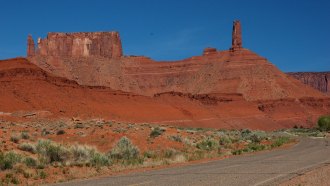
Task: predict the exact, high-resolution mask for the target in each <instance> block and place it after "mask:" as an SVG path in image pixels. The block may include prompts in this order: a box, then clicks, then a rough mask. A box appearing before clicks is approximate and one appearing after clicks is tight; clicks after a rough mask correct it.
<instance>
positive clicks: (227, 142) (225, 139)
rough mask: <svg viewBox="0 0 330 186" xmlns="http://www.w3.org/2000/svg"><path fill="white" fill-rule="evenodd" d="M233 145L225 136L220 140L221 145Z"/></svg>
mask: <svg viewBox="0 0 330 186" xmlns="http://www.w3.org/2000/svg"><path fill="white" fill-rule="evenodd" d="M231 143H232V141H231V139H230V138H229V137H228V136H223V137H221V138H220V140H219V144H220V145H228V144H231Z"/></svg>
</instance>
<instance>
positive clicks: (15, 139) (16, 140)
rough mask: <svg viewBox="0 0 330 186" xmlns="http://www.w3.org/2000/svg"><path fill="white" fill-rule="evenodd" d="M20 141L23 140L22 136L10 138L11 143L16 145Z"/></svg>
mask: <svg viewBox="0 0 330 186" xmlns="http://www.w3.org/2000/svg"><path fill="white" fill-rule="evenodd" d="M20 139H21V138H20V136H18V135H15V134H13V135H11V136H10V141H12V142H14V143H18V142H19V140H20Z"/></svg>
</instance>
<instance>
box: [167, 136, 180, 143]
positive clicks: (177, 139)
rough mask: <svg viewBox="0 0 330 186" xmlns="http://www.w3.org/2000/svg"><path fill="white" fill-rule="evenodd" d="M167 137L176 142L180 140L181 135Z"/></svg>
mask: <svg viewBox="0 0 330 186" xmlns="http://www.w3.org/2000/svg"><path fill="white" fill-rule="evenodd" d="M169 139H170V140H173V141H176V142H182V138H181V136H170V137H169Z"/></svg>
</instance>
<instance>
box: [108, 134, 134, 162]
mask: <svg viewBox="0 0 330 186" xmlns="http://www.w3.org/2000/svg"><path fill="white" fill-rule="evenodd" d="M139 153H140V151H139V149H138V148H137V147H136V146H135V145H133V144H132V142H131V141H130V140H129V139H128V138H127V137H125V136H124V137H122V138H121V139H120V140H119V141H118V142H117V144H116V146H115V147H114V148H113V149H112V150H111V151H110V153H109V155H110V157H111V158H113V159H117V160H126V161H131V160H136V159H138V156H139Z"/></svg>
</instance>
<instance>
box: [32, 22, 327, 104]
mask: <svg viewBox="0 0 330 186" xmlns="http://www.w3.org/2000/svg"><path fill="white" fill-rule="evenodd" d="M27 47H28V49H27V57H28V59H29V61H31V62H32V63H34V64H36V65H37V66H39V67H40V68H42V69H44V70H45V71H47V72H50V73H52V74H54V75H56V76H60V77H65V78H67V79H70V80H74V81H76V82H78V83H79V84H80V85H88V86H105V87H110V88H111V89H114V90H121V91H125V92H132V93H135V94H140V95H146V96H153V95H155V94H158V93H163V92H172V91H173V92H181V93H189V94H211V93H212V94H213V93H221V94H240V95H242V96H243V97H244V99H245V100H248V101H254V100H276V99H283V98H295V99H296V98H302V97H324V96H325V95H324V94H323V93H321V92H319V91H317V90H314V89H312V88H310V87H308V86H306V85H304V84H302V83H300V82H299V81H298V80H296V79H294V78H292V77H291V76H287V75H286V74H284V73H283V72H281V71H280V70H279V69H277V68H276V67H275V66H274V65H273V64H271V63H270V62H269V61H267V59H265V58H264V57H261V56H259V55H257V54H256V53H254V52H252V51H250V50H248V49H246V48H243V44H242V26H241V23H240V21H234V22H233V30H232V44H231V47H230V48H229V50H217V49H216V48H206V49H204V51H203V54H202V55H200V56H194V57H191V58H187V59H183V60H179V61H173V62H170V63H169V62H162V61H159V62H156V61H154V60H152V59H150V58H148V57H144V56H125V55H123V50H122V44H121V40H120V36H119V33H118V32H79V33H49V34H48V35H47V38H44V39H40V38H39V39H38V42H37V46H35V43H34V41H33V39H32V37H31V36H28V42H27Z"/></svg>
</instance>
